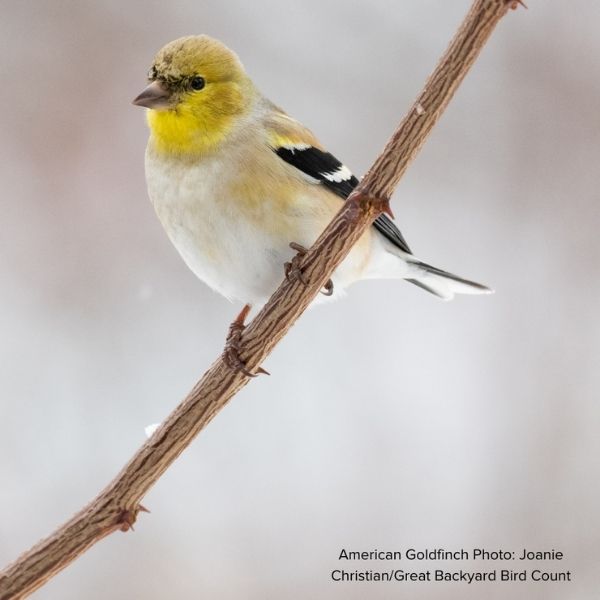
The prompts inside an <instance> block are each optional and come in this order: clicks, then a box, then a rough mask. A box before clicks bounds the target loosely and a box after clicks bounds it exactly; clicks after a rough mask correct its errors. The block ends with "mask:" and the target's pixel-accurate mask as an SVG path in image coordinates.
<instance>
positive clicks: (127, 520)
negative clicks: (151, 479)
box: [117, 504, 150, 531]
mask: <svg viewBox="0 0 600 600" xmlns="http://www.w3.org/2000/svg"><path fill="white" fill-rule="evenodd" d="M139 512H147V513H149V512H150V511H149V510H148V509H147V508H146V507H145V506H142V505H141V504H138V505H137V506H136V507H134V508H126V509H124V510H123V511H122V512H121V514H120V515H119V520H118V521H117V523H118V524H119V530H120V531H129V530H130V529H131V531H135V529H134V527H133V524H134V523H135V521H136V519H137V516H138V513H139Z"/></svg>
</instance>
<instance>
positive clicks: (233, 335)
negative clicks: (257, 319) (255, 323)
mask: <svg viewBox="0 0 600 600" xmlns="http://www.w3.org/2000/svg"><path fill="white" fill-rule="evenodd" d="M250 308H251V306H250V305H249V304H246V305H245V306H244V308H242V310H241V311H240V314H239V315H238V316H237V317H236V318H235V320H234V321H233V323H232V324H231V325H230V326H229V333H228V334H227V340H226V341H225V350H224V351H223V358H224V360H225V364H226V365H227V366H228V367H229V368H230V369H232V370H233V371H236V372H237V371H239V372H241V373H243V374H244V375H246V377H257V376H258V375H260V374H263V375H269V373H268V371H265V370H264V369H263V368H262V367H258V369H257V370H256V373H252V372H250V371H249V370H248V368H247V367H246V363H245V361H243V360H242V359H241V358H240V350H241V341H242V332H243V331H244V329H245V328H246V323H245V321H246V317H247V316H248V313H249V312H250Z"/></svg>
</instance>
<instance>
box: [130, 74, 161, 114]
mask: <svg viewBox="0 0 600 600" xmlns="http://www.w3.org/2000/svg"><path fill="white" fill-rule="evenodd" d="M170 99H171V92H170V91H169V90H168V89H167V88H166V87H165V85H164V84H162V83H161V82H160V81H158V80H156V81H153V82H152V83H151V84H150V85H149V86H148V87H147V88H145V89H144V91H143V92H142V93H141V94H140V95H139V96H138V97H137V98H136V99H135V100H134V101H133V103H132V104H135V105H136V106H145V107H146V108H154V109H161V108H170V106H171V103H170Z"/></svg>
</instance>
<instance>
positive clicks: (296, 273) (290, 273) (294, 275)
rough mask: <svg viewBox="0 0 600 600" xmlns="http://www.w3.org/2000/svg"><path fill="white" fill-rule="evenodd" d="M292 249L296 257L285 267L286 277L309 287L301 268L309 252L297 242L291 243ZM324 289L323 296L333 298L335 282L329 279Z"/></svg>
mask: <svg viewBox="0 0 600 600" xmlns="http://www.w3.org/2000/svg"><path fill="white" fill-rule="evenodd" d="M290 248H291V249H292V250H295V251H296V255H295V256H293V257H292V260H290V261H289V262H286V263H285V264H284V265H283V268H284V271H285V276H286V278H287V280H288V281H296V280H297V281H300V282H301V283H302V284H304V285H308V280H307V279H306V277H305V276H304V273H303V271H302V267H301V266H300V263H301V262H302V257H303V256H304V255H305V254H306V253H307V252H308V250H307V249H306V248H305V247H304V246H302V245H301V244H298V243H296V242H290ZM324 288H325V291H322V292H321V294H323V295H324V296H331V295H332V294H333V281H331V279H328V280H327V282H326V283H325V286H324Z"/></svg>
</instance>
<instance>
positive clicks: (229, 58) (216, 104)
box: [133, 35, 491, 306]
mask: <svg viewBox="0 0 600 600" xmlns="http://www.w3.org/2000/svg"><path fill="white" fill-rule="evenodd" d="M148 79H149V85H148V86H147V87H146V88H145V89H144V91H143V92H142V93H141V94H140V95H139V96H138V97H137V98H136V99H135V100H134V101H133V103H134V104H136V105H138V106H143V107H146V108H147V109H148V111H147V121H148V125H149V128H150V138H149V141H148V146H147V149H146V180H147V184H148V193H149V196H150V199H151V201H152V203H153V205H154V208H155V210H156V213H157V215H158V218H159V219H160V221H161V223H162V225H163V227H164V228H165V230H166V232H167V234H168V236H169V238H170V239H171V241H172V242H173V244H174V245H175V247H176V248H177V250H178V251H179V253H180V254H181V256H182V257H183V260H184V261H185V262H186V263H187V265H188V266H189V267H190V269H191V270H192V271H193V272H194V273H195V274H196V275H197V276H198V277H199V278H200V279H201V280H203V281H204V282H205V283H207V284H208V285H209V286H210V287H211V288H212V289H214V290H216V291H217V292H220V293H221V294H222V295H223V296H225V297H227V298H229V299H236V300H240V301H242V302H244V303H248V304H252V305H255V306H256V305H261V304H263V303H264V302H265V301H266V300H267V299H268V298H269V296H270V295H271V294H272V292H273V291H274V290H275V289H276V287H277V285H278V284H279V282H280V281H281V279H282V277H283V270H284V267H283V266H284V264H285V263H286V262H287V261H290V259H291V258H292V257H293V256H294V254H295V250H294V248H295V249H298V248H300V247H309V246H310V245H311V244H312V243H313V242H314V241H315V240H316V238H317V237H318V235H319V234H320V233H321V232H322V231H323V229H324V228H325V227H326V225H327V224H328V223H329V221H331V219H332V218H333V216H334V214H335V213H336V212H337V211H338V210H339V208H340V205H341V203H342V202H343V201H344V200H345V199H346V198H347V197H348V195H349V194H350V192H351V191H352V189H353V188H354V187H355V186H356V185H357V183H358V180H357V179H356V177H355V176H354V175H353V174H352V172H351V171H350V170H349V169H348V167H346V166H345V165H344V164H342V163H341V162H340V161H339V160H338V159H337V158H335V157H334V156H333V155H332V154H330V153H329V152H327V151H326V150H325V149H324V148H323V147H322V146H321V144H320V143H319V142H318V140H317V139H316V138H315V136H314V135H313V134H312V133H311V132H310V131H309V130H308V129H307V128H306V127H304V126H303V125H302V124H301V123H299V122H298V121H296V120H295V119H293V118H292V117H290V116H288V115H287V114H286V113H285V112H283V110H281V109H280V108H279V107H277V106H276V105H275V104H273V103H272V102H271V101H270V100H268V99H267V98H265V97H264V96H263V95H262V94H261V93H260V91H259V90H258V89H257V88H256V86H255V85H254V84H253V82H252V80H251V79H250V77H249V76H248V75H247V74H246V72H245V70H244V67H243V66H242V63H241V62H240V60H239V59H238V57H237V55H236V54H235V53H234V52H232V51H231V50H230V49H229V48H227V46H225V45H224V44H222V43H221V42H219V41H217V40H215V39H212V38H210V37H208V36H206V35H199V36H189V37H183V38H180V39H177V40H175V41H173V42H171V43H169V44H167V45H166V46H165V47H164V48H162V49H161V50H160V51H159V52H158V54H157V55H156V57H155V59H154V62H153V64H152V67H151V68H150V71H149V73H148ZM290 243H291V244H292V247H290ZM375 278H383V279H405V280H407V281H409V282H411V283H414V284H415V285H417V286H419V287H421V288H423V289H425V290H427V291H429V292H431V293H433V294H435V295H436V296H439V297H440V298H443V299H444V300H450V299H451V298H453V296H454V294H456V293H464V294H482V293H489V292H490V291H491V290H489V289H488V288H487V287H485V286H483V285H480V284H478V283H475V282H473V281H468V280H466V279H463V278H462V277H458V276H456V275H452V274H451V273H447V272H446V271H442V270H441V269H438V268H436V267H432V266H430V265H428V264H426V263H423V262H421V261H420V260H418V259H417V258H415V257H414V256H413V254H412V252H411V250H410V248H409V247H408V244H407V243H406V241H405V240H404V237H403V236H402V234H401V233H400V231H399V230H398V228H397V227H396V226H395V225H394V223H393V222H392V221H391V220H390V219H389V218H388V217H387V216H385V215H382V216H380V217H379V218H378V219H377V220H376V221H375V222H374V224H373V227H371V228H370V230H369V231H368V232H367V233H365V234H364V235H363V236H362V238H361V239H360V240H359V241H358V243H357V244H356V245H355V246H354V247H353V249H352V251H351V252H350V254H349V255H348V257H347V258H346V259H345V260H344V261H343V263H342V264H341V265H340V266H339V267H338V268H337V269H336V271H335V273H334V274H333V276H332V284H333V285H332V289H330V290H329V291H330V292H332V293H331V294H330V297H331V298H336V297H338V296H340V295H341V294H343V293H344V290H345V289H346V288H347V287H348V286H349V285H350V284H351V283H353V282H355V281H358V280H361V279H375ZM326 298H327V296H325V295H320V296H319V300H324V299H326Z"/></svg>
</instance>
